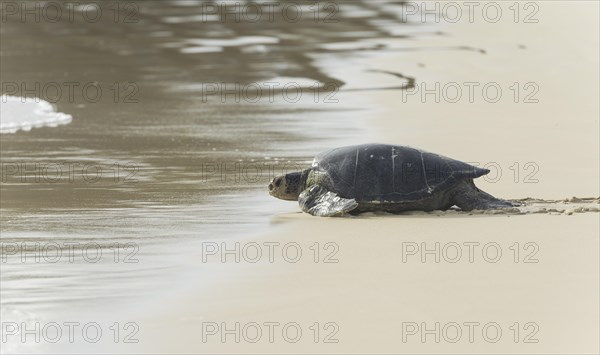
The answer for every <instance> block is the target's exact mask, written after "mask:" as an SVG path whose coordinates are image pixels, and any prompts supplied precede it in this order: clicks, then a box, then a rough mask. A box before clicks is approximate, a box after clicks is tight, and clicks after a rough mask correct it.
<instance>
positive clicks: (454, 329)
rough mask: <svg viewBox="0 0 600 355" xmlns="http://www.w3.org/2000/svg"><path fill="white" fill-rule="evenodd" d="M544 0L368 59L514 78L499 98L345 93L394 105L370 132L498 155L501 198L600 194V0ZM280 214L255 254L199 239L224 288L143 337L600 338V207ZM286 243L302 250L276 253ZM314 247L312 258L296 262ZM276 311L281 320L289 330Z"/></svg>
mask: <svg viewBox="0 0 600 355" xmlns="http://www.w3.org/2000/svg"><path fill="white" fill-rule="evenodd" d="M509 5H510V4H506V6H504V7H503V8H504V10H505V11H508V10H507V7H508V6H509ZM539 6H540V11H539V14H538V17H539V22H538V23H533V24H532V23H519V24H515V23H514V22H513V21H501V22H498V23H486V22H484V21H479V22H475V23H469V22H468V21H461V22H459V23H457V24H443V26H442V31H443V32H444V35H443V36H431V37H428V38H422V39H420V41H419V42H418V43H417V44H415V46H417V47H420V48H435V47H440V46H469V47H474V48H480V49H483V50H484V51H485V53H480V52H478V51H470V50H457V51H454V52H447V51H445V52H443V55H441V54H438V53H436V51H435V50H425V49H424V50H422V51H397V52H395V53H392V54H389V53H388V54H387V55H385V56H381V57H380V58H375V59H372V60H371V61H370V62H369V63H368V65H369V66H370V67H371V68H373V69H378V70H388V71H392V72H395V73H401V74H403V75H405V76H410V77H415V78H416V84H417V86H418V85H419V84H423V83H424V84H426V85H428V86H427V87H429V88H432V87H434V85H435V83H436V82H437V83H440V84H441V86H442V87H443V86H444V85H445V84H447V83H459V84H460V83H464V82H476V83H480V84H481V86H483V85H485V84H486V83H488V82H494V83H497V84H498V85H499V86H500V87H501V88H502V89H503V93H504V94H503V96H502V98H501V99H500V100H499V101H498V102H495V103H489V102H487V101H485V100H483V99H482V98H481V97H477V95H476V96H475V99H474V102H473V103H471V102H469V101H468V100H466V99H465V98H463V99H462V100H460V101H459V102H457V103H452V102H448V100H447V99H444V98H443V97H442V100H441V102H440V103H435V102H431V101H432V100H434V99H433V97H431V96H433V95H429V96H428V97H427V98H426V99H425V100H422V99H421V97H420V95H419V94H416V95H412V96H407V97H406V98H405V100H404V99H403V98H402V97H401V93H400V92H398V91H393V90H382V91H372V92H360V93H346V94H344V96H343V97H342V99H349V100H352V95H359V96H360V97H361V98H362V99H365V97H366V98H368V99H369V100H373V101H375V102H377V104H378V107H380V108H381V110H379V111H377V112H375V113H373V114H371V116H370V117H369V118H368V126H369V127H370V131H369V134H370V136H369V138H370V139H373V140H377V141H384V142H390V143H397V144H406V145H411V146H416V147H420V148H423V149H427V150H430V151H434V152H442V153H443V154H445V155H448V156H450V157H454V158H458V159H462V160H464V161H470V162H480V163H481V165H485V164H496V165H494V166H495V167H496V166H497V167H500V169H501V170H502V175H501V177H498V178H497V179H490V180H489V181H485V180H484V179H479V180H478V181H477V184H478V186H480V187H481V188H482V189H484V190H486V191H488V192H490V193H492V194H494V195H496V196H501V197H505V198H525V197H535V198H542V199H564V198H569V197H571V196H578V197H597V196H598V195H599V190H598V181H599V175H598V116H599V111H598V99H597V98H598V94H599V92H598V82H597V78H598V31H597V30H598V17H597V12H598V4H597V3H595V2H574V3H567V2H539ZM500 34H501V36H500ZM558 43H560V44H558ZM404 45H405V46H406V44H404ZM514 82H519V85H520V86H521V87H522V88H521V90H524V89H523V85H525V84H526V83H528V82H532V83H535V85H537V88H538V89H539V90H537V93H536V94H535V97H534V98H535V99H537V100H538V101H537V103H525V102H522V101H523V100H525V95H524V94H523V92H521V94H520V95H521V96H519V97H518V98H517V101H519V102H517V103H515V102H514V97H513V93H514V92H512V91H511V90H510V89H509V87H510V86H511V85H512V84H513V83H514ZM481 86H480V87H481ZM465 93H466V91H465ZM345 95H348V96H345ZM400 116H401V117H402V119H400ZM515 162H517V163H518V164H519V167H518V168H515V167H513V169H512V170H511V166H513V164H515ZM527 163H532V164H531V165H529V166H527V167H525V164H527ZM488 166H489V165H488ZM534 167H535V169H534ZM515 169H518V171H519V172H520V175H519V176H518V177H515V175H514V173H515ZM528 169H529V170H528ZM534 170H535V174H533V175H530V176H529V178H531V179H530V180H527V179H525V177H526V175H528V174H531V173H532V172H533V171H534ZM533 181H536V182H533ZM281 204H282V206H283V205H284V204H285V202H281ZM596 206H597V205H596ZM272 225H273V231H272V233H269V234H268V235H265V236H264V237H262V238H256V239H251V240H242V241H239V242H237V243H239V244H237V246H238V248H239V250H246V251H248V253H251V251H252V250H254V249H252V248H255V249H256V245H259V246H260V250H261V251H262V252H263V254H262V258H259V261H258V262H249V261H248V260H249V259H248V258H250V259H252V257H248V255H254V254H247V255H246V254H243V253H241V252H240V253H241V254H238V256H239V255H241V260H240V262H235V260H234V256H233V255H224V253H223V250H224V249H226V248H229V249H232V248H234V247H235V245H236V244H235V243H236V241H226V242H225V244H222V245H221V244H219V248H218V251H216V252H214V254H213V251H214V249H211V248H213V247H214V245H213V246H210V248H209V249H203V250H201V251H200V250H199V252H198V254H197V261H196V263H197V265H198V268H205V269H206V270H205V271H206V273H207V274H210V275H212V277H211V280H213V285H212V287H210V288H209V289H206V288H202V289H198V290H196V291H193V290H191V291H190V292H189V293H188V294H186V295H184V296H178V297H174V298H173V299H169V300H168V301H166V302H164V303H163V304H162V308H163V309H162V310H161V312H158V313H157V314H155V315H152V316H150V315H148V316H147V317H146V320H145V321H143V322H142V323H141V325H140V328H141V331H140V334H141V338H140V343H139V346H141V347H142V349H145V350H150V349H151V350H152V351H153V352H159V353H173V352H176V353H241V354H246V353H282V352H289V353H538V354H541V353H544V354H548V353H557V354H558V353H590V354H591V353H597V352H598V351H599V348H598V340H599V336H598V334H599V333H600V329H599V325H598V319H599V308H598V299H599V296H600V295H599V291H598V290H599V283H598V280H599V276H600V275H599V271H598V270H599V263H598V247H599V243H598V235H599V226H598V214H597V213H584V214H577V213H575V214H573V215H566V214H561V213H546V214H533V215H469V214H465V213H457V212H447V213H441V212H439V213H437V212H434V213H430V214H425V213H416V214H407V215H399V216H392V215H373V214H369V215H361V216H358V217H347V218H314V217H311V216H309V215H306V214H302V213H300V212H297V213H284V214H281V215H278V216H274V217H273V218H272ZM219 243H220V242H219ZM269 243H271V244H272V243H279V244H277V248H284V247H286V246H289V247H290V248H289V249H288V250H287V251H286V252H283V249H279V250H278V252H276V253H275V254H274V260H272V262H270V261H269V259H268V258H267V256H266V254H265V252H266V251H267V250H268V247H267V246H268V245H269ZM296 243H297V244H296ZM315 243H317V244H315ZM245 247H247V248H248V249H244V248H245ZM203 248H204V247H203ZM436 248H437V249H436ZM470 248H472V249H470ZM297 250H301V252H302V257H301V258H300V261H298V262H293V260H295V257H294V255H295V254H294V251H297ZM315 250H319V253H318V255H317V256H316V259H315ZM207 251H210V253H208V254H206V253H207ZM470 252H471V253H470ZM281 253H283V254H281ZM286 253H287V254H286ZM457 253H458V254H457ZM234 254H235V253H234ZM244 255H246V257H248V258H244ZM282 255H287V257H288V259H289V260H286V259H285V258H284V257H283V256H282ZM290 255H291V256H290ZM223 256H224V257H225V262H222V260H221V257H223ZM436 257H437V258H439V260H435V259H436ZM470 258H471V259H470ZM203 259H204V260H203ZM290 260H291V261H290ZM252 261H254V259H252ZM324 261H330V262H324ZM269 322H276V323H277V326H273V327H274V328H273V329H275V331H274V333H273V334H274V335H273V336H274V338H273V339H271V340H272V341H270V340H269V337H268V334H269V333H268V330H269V329H270V328H269V326H268V324H269ZM470 322H473V323H470ZM236 323H239V324H238V327H239V328H236ZM288 323H295V324H296V325H293V326H292V325H289V324H288ZM315 323H317V325H315ZM437 323H439V324H438V325H437V326H436V324H437ZM265 324H266V325H265ZM286 325H288V327H287V328H286V327H285V326H286ZM470 326H471V327H472V329H473V332H472V333H470V332H469V330H470V329H471V328H470ZM315 327H316V328H317V329H319V331H318V332H317V331H315ZM298 328H300V329H301V331H302V336H301V337H299V338H297V337H295V335H294V334H295V333H294V332H295V331H296V330H297V329H298ZM227 329H229V330H230V331H229V333H228V332H227V331H226V330H227ZM257 329H258V332H257ZM283 329H285V330H286V332H287V331H289V334H292V335H289V334H288V336H287V337H286V336H284V335H282V330H283ZM498 331H500V333H498ZM261 332H262V333H261ZM235 334H237V336H239V337H240V338H239V339H236V338H235V337H236V335H235ZM258 334H262V337H258ZM316 334H317V335H316ZM315 336H316V338H315ZM436 338H437V339H436ZM257 339H258V340H257ZM298 339H299V340H298ZM253 341H256V342H253ZM294 341H296V342H294ZM127 349H128V347H123V348H121V350H127ZM134 349H135V350H134ZM130 350H131V351H137V350H139V348H137V347H136V346H132V348H131V349H130Z"/></svg>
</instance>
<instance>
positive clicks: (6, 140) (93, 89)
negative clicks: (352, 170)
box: [0, 1, 439, 319]
mask: <svg viewBox="0 0 600 355" xmlns="http://www.w3.org/2000/svg"><path fill="white" fill-rule="evenodd" d="M132 4H134V7H128V8H122V9H121V12H120V15H123V17H119V18H117V21H116V20H115V18H114V17H113V16H112V14H115V13H114V11H113V12H111V8H110V7H109V6H110V4H103V5H102V6H105V5H106V7H105V8H103V13H104V14H111V16H107V15H105V16H102V17H100V19H99V20H98V21H96V22H91V21H83V20H82V17H81V16H79V15H80V13H79V12H83V11H85V9H86V7H85V6H84V5H82V6H80V7H76V8H75V12H76V13H75V15H76V16H74V20H70V19H69V18H67V17H63V18H62V19H61V21H58V22H49V21H43V19H42V21H36V22H34V21H20V16H19V15H16V16H11V17H8V21H7V22H6V23H3V26H2V32H1V36H2V51H1V53H0V54H1V57H2V73H1V75H2V78H3V82H4V83H13V84H15V85H13V86H11V87H10V88H11V92H2V94H9V95H14V96H26V97H39V98H41V99H43V100H47V101H49V102H51V103H52V104H54V105H56V107H57V108H58V110H59V111H60V112H65V113H67V114H69V115H72V117H73V121H72V123H71V124H69V125H66V126H61V127H58V128H39V129H35V130H32V131H31V132H27V133H23V132H20V133H17V134H9V135H2V140H1V142H0V147H1V159H2V167H3V181H2V185H1V192H2V206H1V211H2V214H1V216H0V222H1V224H2V242H3V243H5V244H4V245H8V246H10V247H7V248H5V249H3V251H2V253H3V254H2V256H3V258H6V263H4V265H3V267H2V312H3V317H6V318H8V319H10V318H12V317H13V316H14V315H18V316H15V317H16V318H18V319H30V318H35V317H37V316H39V313H37V312H38V311H40V312H41V310H53V311H60V310H63V309H64V308H65V307H66V304H67V303H66V302H67V301H68V304H69V305H70V307H72V306H73V304H75V303H77V304H79V305H80V306H81V307H87V306H92V305H100V304H102V300H103V299H112V300H116V299H121V300H123V299H126V297H125V296H131V297H134V296H136V295H138V294H139V293H140V292H147V293H150V294H152V293H158V292H160V291H161V290H163V289H164V288H165V286H166V285H168V284H176V283H177V278H176V277H173V275H174V274H177V272H181V271H182V270H184V269H185V266H184V265H182V264H181V263H182V262H181V260H183V259H184V258H182V257H181V255H182V254H185V253H186V252H188V251H189V250H190V249H193V247H191V245H192V244H190V243H193V241H197V240H199V239H203V238H221V237H236V236H242V235H243V236H247V235H251V234H253V233H257V232H258V231H259V230H261V228H262V227H264V226H266V225H267V223H268V219H267V216H269V215H272V212H273V210H274V207H273V205H271V202H270V201H271V200H270V199H269V198H268V196H266V195H265V194H264V193H263V192H264V191H263V189H264V186H265V185H266V184H267V183H268V181H269V180H270V179H271V178H272V176H273V175H274V174H275V170H282V169H292V168H293V167H294V166H296V165H298V164H302V163H305V162H306V161H307V160H308V159H309V157H310V156H312V155H313V154H314V152H315V151H320V150H322V149H323V148H325V147H330V146H333V145H337V144H339V143H338V142H342V141H344V140H352V139H355V138H357V136H358V134H359V131H358V130H357V129H356V127H357V124H358V122H359V121H360V120H361V119H362V117H363V116H364V110H365V109H368V107H364V106H362V103H359V104H357V103H351V102H344V101H343V100H340V99H339V98H340V96H337V97H335V100H334V99H333V97H334V96H335V95H338V94H339V93H338V92H340V88H341V89H342V90H343V88H344V83H345V82H346V81H347V80H346V78H344V77H343V76H344V75H339V73H335V74H332V73H333V72H334V69H335V68H336V66H337V64H336V61H339V60H343V58H345V57H348V56H352V55H353V53H358V52H360V53H363V54H364V53H367V54H369V55H376V54H377V53H380V52H385V51H386V50H390V51H394V50H396V49H394V48H388V46H387V45H386V44H384V43H383V42H381V41H379V40H378V38H380V37H385V38H390V37H397V38H410V37H418V36H420V35H424V34H425V35H439V33H438V32H437V30H435V29H432V28H431V27H429V26H426V25H424V24H407V23H403V21H402V20H401V19H400V18H399V16H398V11H397V10H401V8H402V4H401V2H400V1H398V2H393V1H389V2H371V1H360V2H353V3H352V4H351V5H350V4H337V5H336V4H335V3H332V2H327V3H326V4H322V5H314V4H313V2H306V4H305V5H302V6H304V7H303V9H304V10H305V11H306V15H305V16H302V17H301V18H300V19H299V20H298V21H290V19H289V18H286V17H285V16H284V15H282V13H281V11H279V10H280V9H275V10H274V12H275V13H274V14H273V16H262V17H260V19H259V21H253V22H249V21H235V19H234V20H231V19H226V20H222V19H220V18H219V17H218V16H219V15H218V14H217V15H215V14H212V15H210V14H206V13H205V12H206V8H203V7H202V6H201V5H202V4H204V2H200V1H146V2H137V3H132ZM332 4H333V7H331V6H332ZM113 5H114V4H113ZM63 6H67V5H65V4H63ZM257 6H258V7H261V6H263V5H259V4H257ZM310 6H313V7H314V6H317V7H319V6H321V7H322V8H321V9H320V12H319V14H318V16H316V17H315V16H314V14H313V13H312V12H314V11H315V9H314V8H313V9H311V8H310ZM258 7H257V8H258ZM113 10H114V9H113ZM263 10H264V11H266V10H265V9H263ZM203 11H204V12H203ZM311 11H312V12H311ZM250 14H251V13H249V14H248V16H250ZM309 14H310V15H309ZM318 56H323V59H324V60H323V61H322V63H323V64H322V65H316V64H315V58H316V57H318ZM357 68H358V69H356V70H361V71H362V67H357ZM329 69H331V70H329ZM379 75H381V74H379ZM347 79H348V80H349V79H351V78H349V77H348V78H347ZM393 80H394V81H395V82H394V85H397V83H398V82H399V81H397V79H396V78H394V79H393ZM253 83H262V84H258V87H260V86H261V85H263V86H264V85H267V86H268V85H271V88H272V89H273V90H272V91H266V93H267V94H265V95H266V96H265V97H264V98H263V99H261V100H257V101H253V100H252V99H250V98H249V97H255V96H243V95H246V94H247V95H252V92H251V91H252V90H254V91H256V86H253ZM210 84H212V85H213V88H214V85H215V84H216V85H217V88H216V89H214V90H212V91H211V92H210V94H207V92H206V88H207V85H210ZM222 84H224V85H225V86H221V85H222ZM290 84H291V85H293V87H292V89H294V88H301V89H302V90H303V91H302V93H303V94H304V95H300V97H299V98H298V99H296V96H297V92H293V91H294V90H292V92H291V93H290V92H288V90H287V89H286V87H287V85H290ZM227 85H230V86H227ZM231 85H233V87H234V90H237V89H236V88H237V87H241V88H248V87H250V89H248V90H244V91H243V92H242V93H239V92H238V93H235V92H234V93H233V94H231V93H230V92H228V91H227V90H231V87H232V86H231ZM236 85H238V86H236ZM248 85H250V86H248ZM374 85H379V84H376V83H375V84H374ZM394 85H392V87H394ZM6 88H7V87H6V86H3V91H6ZM14 88H16V89H14ZM84 88H85V89H84ZM263 88H264V87H263ZM13 89H14V90H13ZM222 89H223V90H222ZM203 90H204V91H203ZM315 93H317V95H315ZM254 94H255V93H254ZM286 95H289V96H286ZM290 98H293V99H290ZM328 98H330V99H331V100H330V101H327V99H328ZM332 103H333V104H332ZM332 132H335V133H332ZM332 137H335V138H336V141H333V140H331V139H332ZM272 156H277V157H282V158H278V159H271V158H270V157H272ZM236 164H241V165H236ZM257 164H260V166H261V167H260V168H259V169H261V170H260V173H259V174H258V175H256V173H255V171H256V169H257V167H256V165H257ZM286 164H287V166H286ZM239 166H241V167H239ZM215 167H218V170H215ZM244 167H246V170H244ZM211 169H212V170H211ZM207 171H210V172H211V174H210V176H209V177H208V178H205V177H203V176H202V173H203V172H205V173H206V172H207ZM277 173H279V172H277ZM249 174H250V175H252V174H254V175H253V176H252V177H249ZM258 205H260V208H257V207H256V206H258ZM293 208H294V207H293V206H290V209H293ZM6 243H8V244H6ZM22 243H26V244H25V245H23V244H22ZM27 243H28V244H27ZM36 243H37V244H36ZM48 243H55V244H56V245H58V248H59V249H60V250H62V252H67V251H68V248H67V247H66V246H65V243H80V245H79V247H80V248H83V246H86V245H88V246H89V245H92V246H93V247H92V249H98V250H100V251H101V252H102V251H103V252H104V255H111V254H110V253H111V250H113V249H114V248H115V247H114V245H115V244H114V243H121V245H125V244H127V243H134V244H135V245H136V246H137V247H139V256H138V257H139V260H140V261H139V263H134V264H132V265H131V267H130V268H127V269H126V270H127V271H126V272H120V271H122V270H123V269H122V268H121V265H120V264H115V263H111V262H108V261H107V262H101V263H89V262H87V261H86V259H85V257H81V256H79V257H76V258H75V260H74V261H73V262H71V261H70V260H67V261H65V260H61V262H59V263H56V264H52V268H46V266H45V265H47V263H43V262H42V263H37V262H35V259H34V262H33V263H32V262H30V261H31V260H29V261H28V260H27V258H26V260H25V262H23V260H22V259H21V258H20V255H21V254H22V252H23V251H24V250H26V251H27V252H30V251H31V250H33V252H34V254H35V253H38V254H40V253H43V249H35V248H36V245H38V247H39V248H43V247H44V246H48ZM90 243H91V244H90ZM55 244H52V247H54V246H55ZM15 246H16V247H15ZM13 247H14V248H13ZM28 248H29V249H28ZM31 248H33V249H31ZM111 248H112V249H111ZM174 269H175V270H178V271H177V272H174ZM100 284H101V287H99V285H100ZM24 294H26V295H27V297H25V298H24V297H23V295H24ZM23 314H26V315H27V316H23Z"/></svg>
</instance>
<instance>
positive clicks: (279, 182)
mask: <svg viewBox="0 0 600 355" xmlns="http://www.w3.org/2000/svg"><path fill="white" fill-rule="evenodd" d="M279 185H281V179H277V181H275V186H277V187H279Z"/></svg>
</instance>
